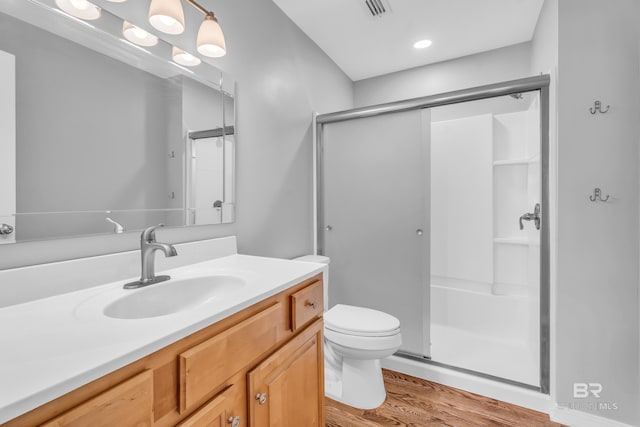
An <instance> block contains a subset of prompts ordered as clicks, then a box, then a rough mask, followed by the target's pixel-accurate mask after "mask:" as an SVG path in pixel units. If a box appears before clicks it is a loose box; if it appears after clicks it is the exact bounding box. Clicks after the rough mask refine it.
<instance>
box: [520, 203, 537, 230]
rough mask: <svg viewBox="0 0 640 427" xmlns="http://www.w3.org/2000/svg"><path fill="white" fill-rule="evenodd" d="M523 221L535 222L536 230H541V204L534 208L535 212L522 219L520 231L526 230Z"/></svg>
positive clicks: (528, 213)
mask: <svg viewBox="0 0 640 427" xmlns="http://www.w3.org/2000/svg"><path fill="white" fill-rule="evenodd" d="M522 221H533V223H534V224H535V226H536V230H540V203H536V205H535V206H534V208H533V212H527V213H526V214H524V215H522V216H521V217H520V230H524V224H523V223H522Z"/></svg>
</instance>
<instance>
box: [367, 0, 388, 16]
mask: <svg viewBox="0 0 640 427" xmlns="http://www.w3.org/2000/svg"><path fill="white" fill-rule="evenodd" d="M364 3H365V4H366V5H367V10H368V11H369V13H370V14H371V16H373V17H376V18H381V17H383V16H385V15H387V14H388V13H390V12H391V8H390V7H389V3H388V2H387V1H386V0H364Z"/></svg>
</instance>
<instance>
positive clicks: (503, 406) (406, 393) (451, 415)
mask: <svg viewBox="0 0 640 427" xmlns="http://www.w3.org/2000/svg"><path fill="white" fill-rule="evenodd" d="M383 375H384V382H385V386H386V388H387V400H385V402H384V403H383V404H382V406H380V407H379V408H376V409H372V410H366V411H365V410H361V409H355V408H351V407H349V406H346V405H342V404H340V403H338V402H335V401H333V400H331V399H326V402H327V414H326V415H327V423H326V425H327V427H380V426H411V427H431V426H437V427H441V426H455V427H470V426H474V427H475V426H517V427H539V426H561V425H560V424H556V423H553V422H551V421H550V420H549V416H548V415H547V414H543V413H540V412H536V411H532V410H530V409H526V408H522V407H520V406H515V405H511V404H508V403H505V402H501V401H498V400H495V399H490V398H487V397H483V396H479V395H477V394H473V393H468V392H466V391H462V390H458V389H455V388H451V387H446V386H443V385H440V384H436V383H433V382H430V381H425V380H422V379H419V378H415V377H411V376H409V375H404V374H400V373H398V372H393V371H389V370H383Z"/></svg>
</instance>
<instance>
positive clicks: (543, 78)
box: [314, 74, 551, 394]
mask: <svg viewBox="0 0 640 427" xmlns="http://www.w3.org/2000/svg"><path fill="white" fill-rule="evenodd" d="M549 85H550V76H549V75H548V74H543V75H540V76H534V77H528V78H524V79H518V80H511V81H506V82H502V83H496V84H491V85H484V86H477V87H473V88H469V89H462V90H457V91H452V92H445V93H441V94H436V95H430V96H425V97H419V98H412V99H406V100H402V101H396V102H389V103H385V104H378V105H373V106H369V107H362V108H356V109H352V110H344V111H338V112H335V113H328V114H321V115H317V116H315V117H314V122H315V126H314V131H315V138H314V143H315V150H314V158H315V161H314V169H315V177H314V180H315V186H314V193H315V195H316V197H315V198H314V200H315V204H316V206H315V210H314V212H315V218H314V222H315V224H314V225H315V230H316V232H315V236H314V240H315V246H316V247H315V252H316V253H317V254H322V253H323V251H324V243H325V242H324V227H325V218H324V206H325V205H324V193H323V188H324V185H323V183H324V170H323V126H324V125H325V124H329V123H336V122H341V121H345V120H354V119H360V118H365V117H374V116H379V115H382V114H389V113H398V112H402V111H410V110H417V109H424V108H433V107H440V106H443V105H451V104H459V103H462V102H468V101H476V100H481V99H487V98H495V97H499V96H505V95H511V94H516V93H521V92H533V91H539V93H540V157H541V158H540V162H541V173H542V183H541V185H542V199H541V206H542V214H541V222H542V226H541V229H540V392H542V393H544V394H549V392H550V366H551V353H550V345H551V340H550V308H551V301H550V297H551V293H550V262H551V260H550V249H551V246H550V234H549V218H550V217H549ZM425 361H427V360H426V359H425ZM507 382H508V380H507Z"/></svg>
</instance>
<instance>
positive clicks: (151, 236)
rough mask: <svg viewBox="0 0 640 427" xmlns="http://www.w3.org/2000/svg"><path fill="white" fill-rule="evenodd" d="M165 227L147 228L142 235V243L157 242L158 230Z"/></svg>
mask: <svg viewBox="0 0 640 427" xmlns="http://www.w3.org/2000/svg"><path fill="white" fill-rule="evenodd" d="M160 227H164V224H158V225H154V226H152V227H148V228H145V229H144V231H143V232H142V234H141V235H140V241H142V242H143V243H150V242H155V241H156V229H158V228H160Z"/></svg>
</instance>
